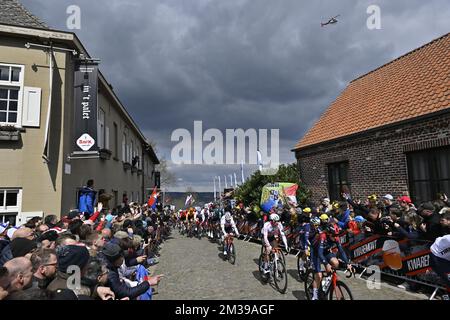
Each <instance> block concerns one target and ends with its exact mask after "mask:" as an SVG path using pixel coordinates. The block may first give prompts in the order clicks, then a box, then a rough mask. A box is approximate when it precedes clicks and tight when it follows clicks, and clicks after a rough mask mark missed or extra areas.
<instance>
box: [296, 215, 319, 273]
mask: <svg viewBox="0 0 450 320" xmlns="http://www.w3.org/2000/svg"><path fill="white" fill-rule="evenodd" d="M307 209H309V208H305V209H303V212H305V210H306V212H308V210H307ZM319 226H320V219H319V218H318V217H312V218H309V217H308V216H306V215H304V220H303V223H302V225H301V226H300V250H301V251H302V259H301V260H300V261H299V270H300V272H301V273H303V274H304V273H305V271H306V270H305V267H304V264H305V262H306V259H307V257H308V256H310V253H311V241H312V240H313V239H314V235H315V232H316V229H317V227H319Z"/></svg>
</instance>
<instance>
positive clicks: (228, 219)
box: [225, 212, 231, 221]
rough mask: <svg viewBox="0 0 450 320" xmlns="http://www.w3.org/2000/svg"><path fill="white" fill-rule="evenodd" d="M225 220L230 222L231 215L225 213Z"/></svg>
mask: <svg viewBox="0 0 450 320" xmlns="http://www.w3.org/2000/svg"><path fill="white" fill-rule="evenodd" d="M225 220H227V221H230V220H231V213H229V212H225Z"/></svg>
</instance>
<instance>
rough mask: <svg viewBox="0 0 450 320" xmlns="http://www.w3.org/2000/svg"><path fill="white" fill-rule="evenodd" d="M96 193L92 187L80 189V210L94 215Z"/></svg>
mask: <svg viewBox="0 0 450 320" xmlns="http://www.w3.org/2000/svg"><path fill="white" fill-rule="evenodd" d="M96 193H97V192H95V191H94V189H92V188H88V187H83V189H81V190H80V198H79V199H78V211H80V212H87V213H89V214H90V215H92V214H93V213H94V204H95V194H96Z"/></svg>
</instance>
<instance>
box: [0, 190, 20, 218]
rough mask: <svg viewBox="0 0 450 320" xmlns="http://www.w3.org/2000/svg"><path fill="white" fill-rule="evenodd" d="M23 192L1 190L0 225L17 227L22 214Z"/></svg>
mask: <svg viewBox="0 0 450 320" xmlns="http://www.w3.org/2000/svg"><path fill="white" fill-rule="evenodd" d="M21 196H22V190H20V189H0V223H5V222H8V221H9V223H10V225H16V222H17V215H18V213H19V212H20V206H21Z"/></svg>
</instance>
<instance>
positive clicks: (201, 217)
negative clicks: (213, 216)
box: [195, 210, 205, 222]
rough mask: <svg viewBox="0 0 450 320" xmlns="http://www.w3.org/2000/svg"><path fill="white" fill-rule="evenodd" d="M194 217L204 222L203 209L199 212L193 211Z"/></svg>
mask: <svg viewBox="0 0 450 320" xmlns="http://www.w3.org/2000/svg"><path fill="white" fill-rule="evenodd" d="M195 218H196V219H198V221H199V222H204V221H205V214H204V211H203V210H202V211H200V212H196V213H195Z"/></svg>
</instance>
